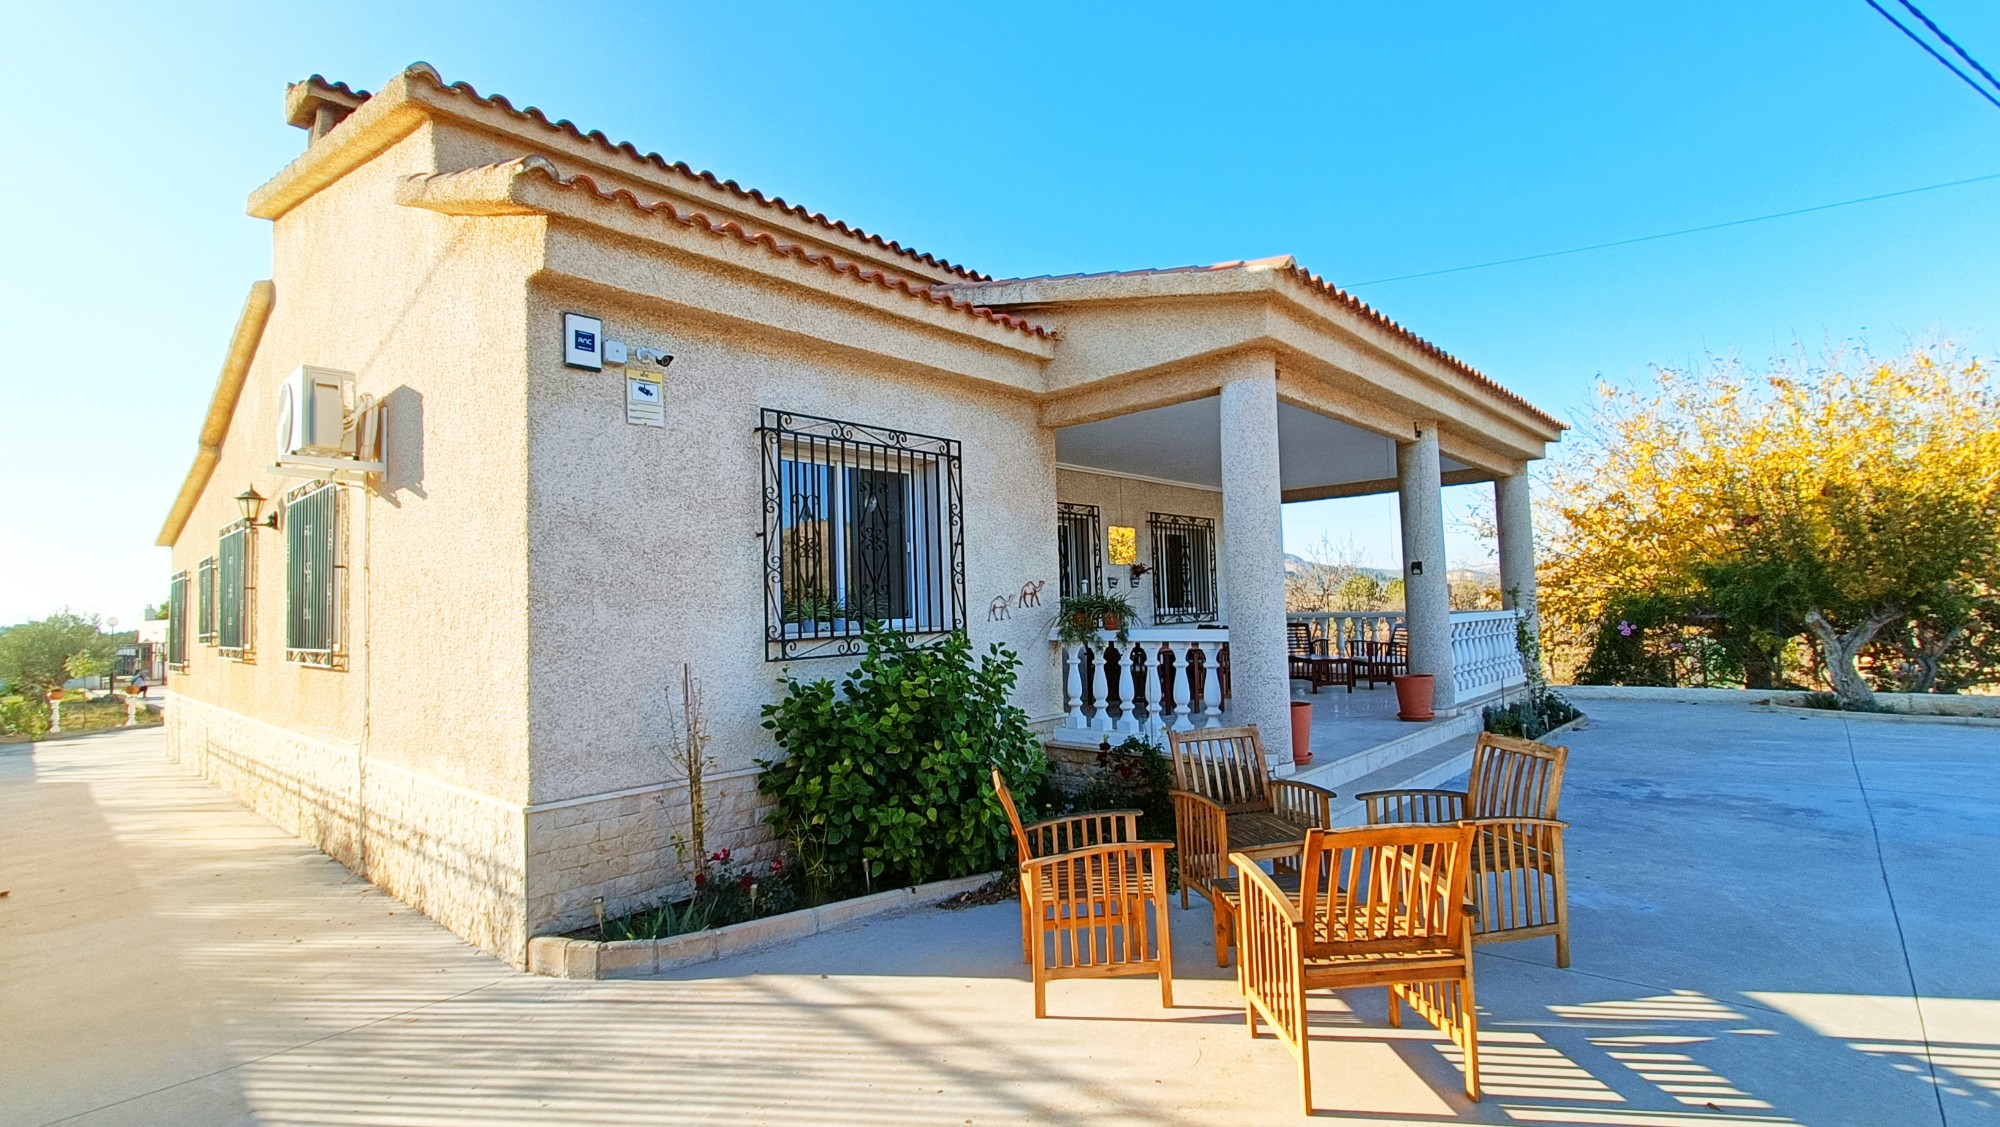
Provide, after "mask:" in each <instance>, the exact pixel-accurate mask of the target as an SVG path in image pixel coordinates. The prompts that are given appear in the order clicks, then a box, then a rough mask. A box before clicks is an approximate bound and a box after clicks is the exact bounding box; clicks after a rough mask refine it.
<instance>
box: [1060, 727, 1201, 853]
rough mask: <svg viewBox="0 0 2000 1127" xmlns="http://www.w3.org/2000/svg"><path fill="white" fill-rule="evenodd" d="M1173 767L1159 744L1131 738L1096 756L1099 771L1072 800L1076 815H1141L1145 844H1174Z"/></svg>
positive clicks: (1069, 806) (1140, 831)
mask: <svg viewBox="0 0 2000 1127" xmlns="http://www.w3.org/2000/svg"><path fill="white" fill-rule="evenodd" d="M1173 786H1174V772H1173V766H1172V765H1171V764H1169V763H1168V762H1167V757H1166V754H1165V753H1164V752H1162V751H1161V750H1160V747H1159V745H1158V744H1155V743H1150V742H1148V741H1147V740H1145V739H1143V738H1141V737H1139V736H1132V737H1130V738H1129V739H1127V740H1126V741H1125V742H1124V743H1122V744H1119V745H1118V746H1117V747H1114V748H1111V749H1110V750H1107V751H1100V752H1098V753H1097V770H1096V773H1094V774H1093V775H1091V777H1090V779H1089V781H1087V782H1085V783H1084V785H1083V786H1082V787H1080V788H1078V790H1077V792H1076V793H1075V794H1073V795H1071V796H1069V801H1068V803H1067V804H1066V805H1067V806H1068V808H1069V809H1070V810H1071V811H1073V812H1076V813H1082V812H1083V811H1086V810H1137V811H1139V837H1140V838H1141V839H1143V840H1146V841H1172V840H1174V802H1173V799H1172V798H1171V797H1169V795H1168V793H1167V792H1168V791H1170V790H1172V789H1173Z"/></svg>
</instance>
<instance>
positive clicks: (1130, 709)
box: [1114, 643, 1146, 732]
mask: <svg viewBox="0 0 2000 1127" xmlns="http://www.w3.org/2000/svg"><path fill="white" fill-rule="evenodd" d="M1114 648H1116V649H1117V650H1118V705H1119V710H1120V711H1119V714H1118V730H1119V731H1121V732H1137V731H1138V730H1139V718H1138V715H1137V713H1138V711H1139V683H1138V681H1137V680H1136V679H1135V678H1134V676H1133V675H1134V674H1135V673H1137V672H1138V670H1136V669H1134V668H1133V666H1135V665H1137V664H1138V662H1136V661H1134V660H1133V658H1132V653H1133V650H1134V649H1137V651H1138V652H1139V653H1140V654H1141V655H1142V658H1141V660H1143V655H1144V654H1145V652H1146V650H1145V647H1143V646H1139V647H1133V646H1129V645H1120V644H1116V643H1114Z"/></svg>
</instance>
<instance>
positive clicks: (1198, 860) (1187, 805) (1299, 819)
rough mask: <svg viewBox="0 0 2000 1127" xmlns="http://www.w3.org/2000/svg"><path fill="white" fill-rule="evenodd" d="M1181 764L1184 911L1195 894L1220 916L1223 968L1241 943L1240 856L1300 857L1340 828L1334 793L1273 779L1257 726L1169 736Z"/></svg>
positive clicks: (1178, 836) (1177, 816)
mask: <svg viewBox="0 0 2000 1127" xmlns="http://www.w3.org/2000/svg"><path fill="white" fill-rule="evenodd" d="M1167 744H1168V754H1169V755H1170V757H1171V758H1172V759H1173V762H1174V789H1173V790H1172V791H1171V792H1169V793H1170V794H1171V796H1172V798H1173V803H1174V843H1175V845H1176V847H1177V848H1178V849H1179V851H1180V852H1179V856H1180V865H1181V907H1182V908H1186V907H1187V906H1188V893H1189V892H1190V891H1193V892H1195V893H1198V894H1199V895H1200V896H1201V897H1202V898H1203V899H1205V900H1207V901H1208V903H1209V907H1210V908H1211V909H1212V910H1213V912H1214V915H1215V965H1216V966H1219V967H1226V966H1228V965H1229V951H1230V948H1231V946H1232V945H1233V944H1234V943H1235V939H1236V927H1235V905H1234V903H1233V897H1234V895H1235V891H1236V889H1235V884H1234V882H1233V881H1232V880H1231V879H1230V876H1229V869H1228V858H1229V855H1230V854H1231V853H1232V852H1240V853H1247V854H1251V855H1253V856H1256V857H1258V858H1259V859H1260V860H1272V859H1277V858H1283V857H1289V856H1293V855H1295V854H1297V853H1298V852H1299V850H1300V848H1301V847H1302V844H1303V842H1304V841H1305V835H1306V831H1307V830H1309V829H1312V828H1314V827H1325V826H1328V825H1331V824H1332V820H1333V799H1334V797H1335V796H1334V793H1333V792H1332V791H1330V790H1327V789H1326V788H1325V787H1317V786H1314V785H1312V784H1311V783H1301V782H1295V781H1293V780H1291V779H1273V778H1271V776H1270V772H1269V770H1268V769H1267V768H1266V767H1265V764H1264V742H1263V740H1262V739H1261V738H1260V737H1259V736H1258V734H1257V729H1256V728H1255V727H1254V726H1245V727H1239V728H1197V729H1195V730H1193V731H1188V732H1170V733H1168V734H1167Z"/></svg>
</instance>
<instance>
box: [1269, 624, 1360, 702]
mask: <svg viewBox="0 0 2000 1127" xmlns="http://www.w3.org/2000/svg"><path fill="white" fill-rule="evenodd" d="M1285 651H1286V664H1288V665H1289V666H1290V667H1291V668H1290V673H1291V677H1292V679H1293V680H1295V681H1305V682H1307V683H1308V684H1310V685H1312V691H1313V692H1314V693H1317V692H1319V689H1320V686H1321V685H1346V686H1347V691H1348V692H1350V693H1351V692H1353V691H1354V662H1353V659H1351V658H1346V657H1336V656H1334V655H1333V654H1330V653H1328V652H1327V651H1326V639H1325V638H1315V637H1313V634H1312V626H1311V624H1310V623H1305V622H1287V623H1285Z"/></svg>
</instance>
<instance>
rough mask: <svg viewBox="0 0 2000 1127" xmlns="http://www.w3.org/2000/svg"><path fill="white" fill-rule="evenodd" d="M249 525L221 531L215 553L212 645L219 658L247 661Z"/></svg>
mask: <svg viewBox="0 0 2000 1127" xmlns="http://www.w3.org/2000/svg"><path fill="white" fill-rule="evenodd" d="M252 593H253V589H252V587H251V585H250V525H249V524H248V523H247V522H245V521H237V522H236V523H235V524H232V525H230V526H229V527H228V528H225V529H223V530H222V540H221V543H219V544H218V545H217V546H216V553H215V610H216V622H215V645H216V648H217V650H218V651H220V653H221V654H222V656H223V657H226V658H230V659H232V660H235V661H248V660H250V656H251V654H252V652H253V647H252V646H251V644H250V610H251V607H250V598H251V595H252Z"/></svg>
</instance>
